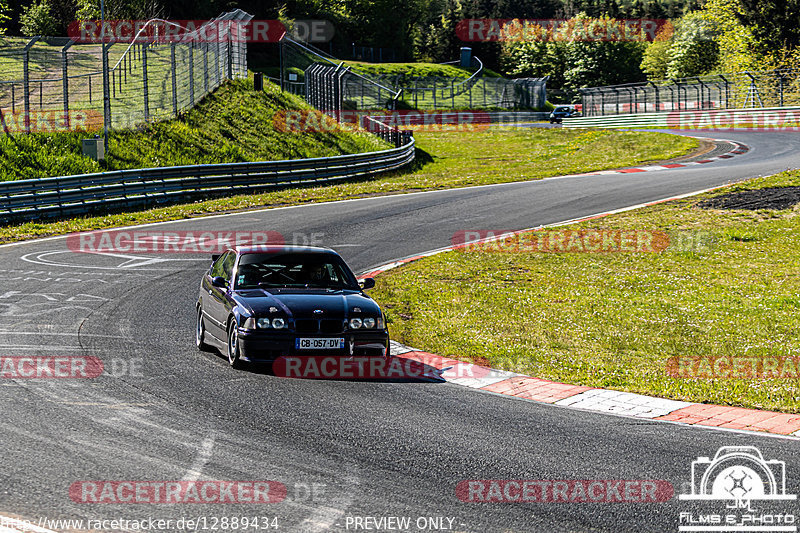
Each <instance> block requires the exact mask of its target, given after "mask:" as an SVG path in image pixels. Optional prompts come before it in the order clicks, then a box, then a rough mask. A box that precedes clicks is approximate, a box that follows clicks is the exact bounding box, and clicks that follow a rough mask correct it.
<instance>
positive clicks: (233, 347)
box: [228, 319, 241, 368]
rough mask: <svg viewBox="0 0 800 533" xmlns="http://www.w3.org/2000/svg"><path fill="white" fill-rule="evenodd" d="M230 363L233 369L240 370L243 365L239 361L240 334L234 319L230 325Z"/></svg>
mask: <svg viewBox="0 0 800 533" xmlns="http://www.w3.org/2000/svg"><path fill="white" fill-rule="evenodd" d="M228 363H229V364H230V365H231V366H232V367H233V368H239V366H240V365H241V361H240V360H239V332H238V330H237V325H236V320H234V319H231V321H230V324H229V325H228Z"/></svg>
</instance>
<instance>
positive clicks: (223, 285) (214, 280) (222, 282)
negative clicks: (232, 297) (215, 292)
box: [211, 276, 228, 289]
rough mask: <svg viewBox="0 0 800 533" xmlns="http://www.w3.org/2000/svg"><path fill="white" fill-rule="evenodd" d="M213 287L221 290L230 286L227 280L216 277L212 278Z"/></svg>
mask: <svg viewBox="0 0 800 533" xmlns="http://www.w3.org/2000/svg"><path fill="white" fill-rule="evenodd" d="M211 285H212V286H214V287H219V288H220V289H224V288H226V287H227V286H228V282H227V281H225V278H223V277H222V276H214V277H213V278H211Z"/></svg>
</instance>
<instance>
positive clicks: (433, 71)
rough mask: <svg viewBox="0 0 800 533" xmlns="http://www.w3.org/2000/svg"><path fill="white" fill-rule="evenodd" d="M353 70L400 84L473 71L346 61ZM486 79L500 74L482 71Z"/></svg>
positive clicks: (433, 66) (423, 65)
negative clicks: (419, 78) (396, 81)
mask: <svg viewBox="0 0 800 533" xmlns="http://www.w3.org/2000/svg"><path fill="white" fill-rule="evenodd" d="M346 64H347V65H350V66H352V67H353V70H355V71H357V72H361V73H364V74H368V75H370V76H386V77H390V78H394V77H399V78H400V80H401V84H406V83H410V84H413V79H414V78H416V77H422V78H427V77H432V76H437V77H445V78H469V77H470V76H472V74H473V73H474V72H475V69H466V68H462V67H459V66H456V65H440V64H438V63H366V62H363V61H347V62H346ZM482 75H483V77H486V78H499V77H501V76H500V74H498V73H496V72H494V71H492V70H489V69H484V70H483V73H482Z"/></svg>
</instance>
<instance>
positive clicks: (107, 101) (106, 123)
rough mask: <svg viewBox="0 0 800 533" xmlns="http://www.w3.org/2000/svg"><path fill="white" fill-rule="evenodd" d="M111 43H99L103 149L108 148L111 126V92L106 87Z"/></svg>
mask: <svg viewBox="0 0 800 533" xmlns="http://www.w3.org/2000/svg"><path fill="white" fill-rule="evenodd" d="M112 44H113V43H108V44H106V43H101V54H100V55H101V60H102V62H103V136H104V139H105V144H106V146H105V149H106V150H108V129H109V128H110V127H111V93H110V91H109V87H108V49H109V48H110V47H111V45H112Z"/></svg>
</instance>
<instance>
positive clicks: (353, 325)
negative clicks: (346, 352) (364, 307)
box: [350, 318, 363, 329]
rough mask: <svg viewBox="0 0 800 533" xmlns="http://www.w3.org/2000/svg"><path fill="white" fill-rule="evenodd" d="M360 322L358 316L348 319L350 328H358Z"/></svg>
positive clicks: (360, 324)
mask: <svg viewBox="0 0 800 533" xmlns="http://www.w3.org/2000/svg"><path fill="white" fill-rule="evenodd" d="M362 324H363V323H362V322H361V319H360V318H351V319H350V327H351V328H352V329H359V328H360V327H361V326H362Z"/></svg>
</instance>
